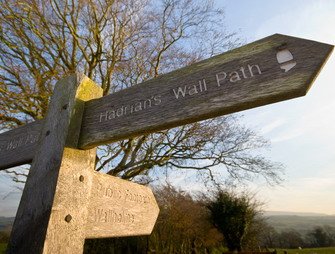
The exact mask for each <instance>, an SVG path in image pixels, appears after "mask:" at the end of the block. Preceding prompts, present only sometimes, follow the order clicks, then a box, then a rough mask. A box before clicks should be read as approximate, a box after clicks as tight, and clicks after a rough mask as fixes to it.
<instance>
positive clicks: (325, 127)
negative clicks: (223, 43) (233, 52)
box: [216, 0, 335, 214]
mask: <svg viewBox="0 0 335 254" xmlns="http://www.w3.org/2000/svg"><path fill="white" fill-rule="evenodd" d="M216 3H217V4H218V5H220V6H223V7H224V8H225V14H226V22H227V28H228V29H232V30H234V31H237V32H238V34H239V35H240V36H241V38H245V39H246V41H247V42H252V41H255V40H258V39H261V38H263V37H266V36H269V35H272V34H275V33H280V34H285V35H290V36H295V37H301V38H305V39H310V40H314V41H320V42H324V43H328V44H332V45H334V44H335V32H334V29H333V27H332V26H335V1H333V0H303V1H300V0H290V1H288V0H281V1H266V0H253V1H247V0H234V1H232V0H217V1H216ZM334 71H335V54H334V53H333V54H332V55H331V57H330V58H329V60H328V62H327V63H326V65H325V66H324V68H323V70H322V71H321V72H320V74H319V76H318V78H317V79H316V81H315V82H314V84H313V86H312V88H311V89H310V91H309V93H308V94H307V95H306V96H305V97H301V98H298V99H294V100H290V101H284V102H280V103H277V104H272V105H267V106H263V107H260V108H256V109H251V110H247V111H244V112H243V113H242V114H243V115H244V120H243V122H244V124H246V125H247V126H248V127H250V128H252V129H255V130H257V131H258V132H259V133H260V135H262V136H263V137H265V138H267V139H268V140H270V141H271V150H270V151H267V152H266V154H265V155H266V156H267V157H268V158H270V159H272V160H274V161H279V162H282V163H283V164H284V165H285V175H284V179H285V180H284V182H283V183H282V184H281V185H280V186H276V187H269V186H267V185H266V184H265V183H261V182H257V183H252V184H250V185H249V188H250V189H251V190H252V191H253V192H255V193H257V197H258V198H259V199H260V200H261V201H262V202H264V203H265V209H266V210H272V211H293V212H315V213H326V214H335V99H334V95H335V76H334Z"/></svg>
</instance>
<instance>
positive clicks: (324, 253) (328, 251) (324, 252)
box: [277, 247, 335, 254]
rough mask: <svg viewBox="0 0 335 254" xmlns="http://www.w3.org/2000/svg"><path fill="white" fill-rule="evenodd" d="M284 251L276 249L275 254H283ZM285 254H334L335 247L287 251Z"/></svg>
mask: <svg viewBox="0 0 335 254" xmlns="http://www.w3.org/2000/svg"><path fill="white" fill-rule="evenodd" d="M284 250H285V249H280V250H279V249H277V254H283V253H284ZM286 251H287V254H335V247H329V248H312V249H302V250H299V249H287V250H286Z"/></svg>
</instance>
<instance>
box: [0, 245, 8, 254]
mask: <svg viewBox="0 0 335 254" xmlns="http://www.w3.org/2000/svg"><path fill="white" fill-rule="evenodd" d="M6 247H7V243H0V254H4V253H5V250H6Z"/></svg>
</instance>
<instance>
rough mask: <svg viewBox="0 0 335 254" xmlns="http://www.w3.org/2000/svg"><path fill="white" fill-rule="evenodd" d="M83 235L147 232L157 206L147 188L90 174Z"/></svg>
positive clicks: (110, 177) (95, 236)
mask: <svg viewBox="0 0 335 254" xmlns="http://www.w3.org/2000/svg"><path fill="white" fill-rule="evenodd" d="M89 200H90V201H89V209H88V219H87V222H86V229H85V232H86V233H85V235H86V238H99V237H116V236H132V235H148V234H150V233H151V231H152V229H153V227H154V225H155V222H156V219H157V216H158V213H159V208H158V205H157V203H156V200H155V197H154V195H153V193H152V191H151V189H150V188H148V187H146V186H142V185H139V184H135V183H132V182H128V181H125V180H121V179H119V178H116V177H113V176H110V175H106V174H100V173H94V177H93V184H92V190H91V196H90V199H89Z"/></svg>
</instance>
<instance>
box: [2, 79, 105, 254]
mask: <svg viewBox="0 0 335 254" xmlns="http://www.w3.org/2000/svg"><path fill="white" fill-rule="evenodd" d="M101 96H102V89H101V88H100V87H98V86H96V85H95V84H94V83H93V82H92V81H91V80H90V79H88V78H87V77H85V76H84V75H79V74H74V75H71V76H70V77H68V78H65V79H63V80H61V81H59V82H58V83H57V84H56V87H55V90H54V94H53V96H52V98H51V102H50V105H49V109H48V114H47V116H46V118H45V120H44V126H43V128H42V134H41V139H40V141H39V142H40V143H39V145H38V148H37V152H36V155H35V157H34V159H33V163H32V166H31V168H30V171H29V175H28V178H27V182H26V185H25V188H24V191H23V194H22V198H21V202H20V205H19V208H18V211H17V215H16V218H15V222H14V226H13V230H12V233H11V238H10V242H9V246H8V249H7V253H16V254H17V253H24V254H29V253H34V254H36V253H71V254H75V253H82V251H83V245H84V240H85V231H84V228H85V224H86V219H87V213H88V209H87V204H88V203H89V202H88V199H89V195H90V191H91V185H92V180H93V174H92V172H93V170H94V166H95V156H96V149H95V148H94V149H90V150H86V151H82V150H76V149H73V148H65V146H66V147H76V145H77V142H78V138H79V135H80V133H79V131H80V129H81V128H80V126H81V120H82V115H83V109H84V107H83V106H84V102H85V101H87V100H90V99H93V98H97V97H101ZM78 208H79V209H78ZM69 236H71V237H69Z"/></svg>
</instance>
